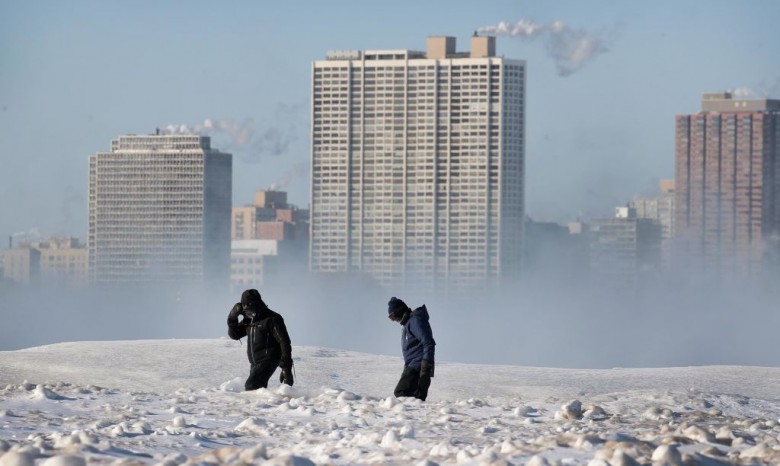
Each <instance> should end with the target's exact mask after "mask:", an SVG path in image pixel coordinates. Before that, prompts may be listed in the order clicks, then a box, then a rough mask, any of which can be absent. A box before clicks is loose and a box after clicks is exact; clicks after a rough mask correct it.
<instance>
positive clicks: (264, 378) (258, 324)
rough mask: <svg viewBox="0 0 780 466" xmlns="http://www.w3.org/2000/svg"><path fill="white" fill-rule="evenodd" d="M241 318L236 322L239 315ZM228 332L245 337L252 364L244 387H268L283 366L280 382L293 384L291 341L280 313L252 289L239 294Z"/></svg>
mask: <svg viewBox="0 0 780 466" xmlns="http://www.w3.org/2000/svg"><path fill="white" fill-rule="evenodd" d="M239 316H242V317H243V319H241V321H240V322H239V320H238V317H239ZM227 324H228V336H229V337H230V338H232V339H234V340H239V339H241V338H244V337H247V345H246V354H247V357H248V358H249V364H251V368H250V370H249V378H247V379H246V383H245V384H244V388H245V389H246V390H257V389H258V388H267V387H268V379H270V378H271V375H273V373H274V371H276V368H277V367H280V368H281V369H282V372H281V374H280V376H279V382H280V383H285V384H287V385H290V386H292V384H293V372H292V367H293V361H292V344H291V343H290V336H289V335H288V334H287V327H286V326H285V325H284V319H283V318H282V316H280V315H279V314H277V313H276V312H274V311H272V310H271V309H269V308H268V306H266V304H265V303H264V302H263V300H262V298H261V297H260V293H259V292H258V291H257V290H255V289H251V290H246V291H244V292H243V293H242V294H241V302H240V303H236V305H235V306H233V309H231V310H230V314H229V315H228V319H227Z"/></svg>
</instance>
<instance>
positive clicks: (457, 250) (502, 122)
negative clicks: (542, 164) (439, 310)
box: [310, 36, 526, 291]
mask: <svg viewBox="0 0 780 466" xmlns="http://www.w3.org/2000/svg"><path fill="white" fill-rule="evenodd" d="M525 71H526V66H525V62H524V61H522V60H510V59H506V58H503V57H497V56H496V55H495V38H494V37H484V36H474V37H472V39H471V51H470V52H464V53H458V52H456V51H455V38H453V37H429V38H428V43H427V52H425V53H423V52H415V51H411V50H366V51H331V52H328V54H327V55H326V59H325V60H320V61H315V62H314V63H313V70H312V73H313V79H312V81H313V85H312V125H311V128H312V189H311V237H310V241H311V247H310V255H311V257H310V267H311V269H312V271H314V272H356V271H357V272H363V273H367V274H369V275H370V276H372V277H374V278H375V279H376V280H377V281H378V282H379V283H380V284H382V285H385V286H393V287H400V288H402V289H420V290H426V291H430V290H433V291H448V290H453V289H459V290H463V289H473V288H482V287H489V286H492V284H495V283H498V282H500V281H505V280H508V281H512V280H513V279H515V278H516V277H517V275H518V274H519V271H520V267H521V263H522V250H523V248H522V246H523V217H524V140H525V138H524V126H525V123H524V114H525V82H526V79H525ZM499 279H501V280H499Z"/></svg>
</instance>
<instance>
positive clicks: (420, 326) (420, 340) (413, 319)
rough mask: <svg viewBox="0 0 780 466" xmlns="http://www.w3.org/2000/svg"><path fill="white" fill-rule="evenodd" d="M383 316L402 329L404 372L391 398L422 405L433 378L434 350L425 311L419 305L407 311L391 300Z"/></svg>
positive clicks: (433, 342) (425, 309)
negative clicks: (409, 398) (408, 398)
mask: <svg viewBox="0 0 780 466" xmlns="http://www.w3.org/2000/svg"><path fill="white" fill-rule="evenodd" d="M387 316H388V318H389V319H390V320H392V321H395V322H398V323H399V324H401V326H403V328H404V329H403V331H402V332H401V351H402V353H403V356H404V371H403V373H402V374H401V380H399V381H398V385H396V387H395V392H394V394H395V396H398V397H400V396H413V397H415V398H419V399H421V400H423V401H425V399H426V398H427V397H428V387H430V386H431V378H432V377H433V362H434V352H435V349H436V341H434V339H433V331H432V330H431V324H430V323H428V319H429V316H428V309H427V308H426V307H425V305H424V304H423V305H422V306H420V307H418V308H417V309H415V310H411V309H410V308H409V306H407V305H406V303H405V302H403V301H402V300H400V299H398V298H396V297H395V296H393V297H392V298H390V302H388V303H387Z"/></svg>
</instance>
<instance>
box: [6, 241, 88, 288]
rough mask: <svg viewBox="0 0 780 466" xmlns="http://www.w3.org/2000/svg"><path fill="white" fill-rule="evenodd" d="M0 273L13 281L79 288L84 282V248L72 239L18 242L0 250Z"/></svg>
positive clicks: (85, 264) (85, 265)
mask: <svg viewBox="0 0 780 466" xmlns="http://www.w3.org/2000/svg"><path fill="white" fill-rule="evenodd" d="M2 259H3V267H2V269H3V275H4V277H5V279H6V280H9V281H11V282H14V283H24V284H36V285H58V286H65V287H82V286H85V285H86V284H87V272H88V260H87V259H88V254H87V248H86V247H84V245H82V244H80V243H79V242H78V240H77V239H76V238H70V237H68V238H52V239H48V240H45V241H35V242H31V243H28V242H22V243H20V244H18V245H17V246H15V247H13V248H9V249H7V250H5V251H3V255H2Z"/></svg>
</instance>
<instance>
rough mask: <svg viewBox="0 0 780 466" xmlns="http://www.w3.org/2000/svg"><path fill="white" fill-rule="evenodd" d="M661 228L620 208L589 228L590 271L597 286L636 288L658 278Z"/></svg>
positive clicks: (595, 221) (630, 209)
mask: <svg viewBox="0 0 780 466" xmlns="http://www.w3.org/2000/svg"><path fill="white" fill-rule="evenodd" d="M661 237H662V227H661V224H660V223H659V222H657V221H654V220H651V219H646V218H637V216H636V210H635V209H633V208H630V207H618V208H616V209H615V216H614V217H612V218H603V219H596V220H593V221H592V222H591V224H590V225H589V238H590V271H591V278H592V280H593V282H594V284H595V285H597V286H599V287H603V288H607V289H633V288H635V287H636V286H638V285H639V284H640V283H641V282H642V281H643V280H645V279H652V278H654V277H655V276H656V273H657V272H658V271H659V268H660V266H661Z"/></svg>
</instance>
